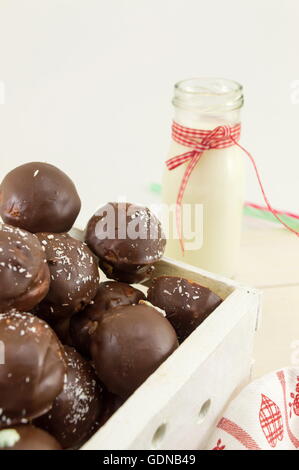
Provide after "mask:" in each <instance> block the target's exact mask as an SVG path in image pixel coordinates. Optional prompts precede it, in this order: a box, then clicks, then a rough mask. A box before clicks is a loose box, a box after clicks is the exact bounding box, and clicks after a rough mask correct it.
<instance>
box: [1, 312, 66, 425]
mask: <svg viewBox="0 0 299 470" xmlns="http://www.w3.org/2000/svg"><path fill="white" fill-rule="evenodd" d="M0 341H1V345H3V350H2V349H1V352H3V355H1V356H0V359H1V360H0V428H1V427H2V428H4V427H8V426H11V425H14V424H18V423H26V422H28V420H32V419H33V418H36V417H38V416H40V415H42V414H44V413H46V412H47V411H48V410H49V409H50V408H51V406H52V404H53V401H54V400H55V398H56V397H57V395H58V394H59V393H60V392H61V390H62V388H63V385H64V378H65V373H66V364H65V360H64V358H63V355H62V345H61V344H60V342H59V341H58V338H57V336H56V335H55V333H54V332H53V331H52V329H51V328H50V327H49V325H47V323H45V322H44V321H43V320H41V319H39V318H38V317H36V316H34V315H31V314H30V313H19V312H16V311H11V312H9V313H1V314H0ZM2 362H3V363H2Z"/></svg>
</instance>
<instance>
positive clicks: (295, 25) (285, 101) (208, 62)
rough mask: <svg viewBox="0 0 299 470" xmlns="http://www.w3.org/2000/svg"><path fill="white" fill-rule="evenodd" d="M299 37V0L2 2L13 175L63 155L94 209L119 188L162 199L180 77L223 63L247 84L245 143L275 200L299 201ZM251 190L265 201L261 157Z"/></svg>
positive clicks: (223, 71) (5, 108)
mask: <svg viewBox="0 0 299 470" xmlns="http://www.w3.org/2000/svg"><path fill="white" fill-rule="evenodd" d="M298 49H299V1H298V0H225V1H222V0H109V1H108V0H106V1H105V0H98V1H96V0H72V1H71V0H26V1H25V0H0V80H2V81H3V82H4V84H5V104H3V105H0V156H1V167H0V177H2V176H4V174H5V173H6V172H7V171H8V170H9V169H11V168H12V167H14V166H16V165H17V164H20V163H23V162H25V161H33V160H41V161H48V162H50V163H54V164H56V165H58V166H60V167H61V168H62V169H64V170H65V171H67V172H68V173H69V174H70V175H71V176H72V177H73V179H74V180H75V182H76V184H77V185H78V188H79V191H80V194H81V197H82V199H83V211H82V213H81V216H80V218H81V221H83V220H85V219H86V218H87V217H88V216H89V215H90V213H91V212H92V211H93V210H94V209H95V208H96V206H98V205H99V204H100V203H101V202H106V201H107V200H113V199H116V198H118V197H119V196H120V195H124V196H127V198H128V199H129V200H134V201H138V202H141V201H144V202H149V201H151V200H154V199H155V196H154V195H152V194H151V193H150V191H149V185H150V184H151V183H152V182H159V181H160V178H161V173H162V169H163V162H164V160H165V156H166V153H167V147H168V141H169V125H170V120H171V116H172V107H171V104H170V101H171V97H172V87H173V84H174V83H175V82H176V81H178V80H180V79H183V78H189V77H193V76H200V75H204V76H211V75H212V76H213V75H215V76H223V77H226V78H232V79H235V80H237V81H240V82H241V83H242V84H243V85H244V87H245V96H246V105H245V107H244V112H243V116H242V117H243V124H244V126H243V138H242V142H243V144H244V145H246V146H247V147H248V149H250V150H251V152H252V153H253V155H254V156H255V158H256V161H257V162H258V166H259V168H260V170H261V173H262V175H263V180H264V182H265V186H266V188H267V191H268V193H269V196H270V199H271V201H272V202H273V204H274V205H275V206H276V207H277V208H282V209H289V210H293V211H297V212H299V203H298V193H299V190H298V176H299V142H298V137H299V51H298ZM296 80H297V81H298V83H296ZM292 86H294V87H295V89H294V90H293V92H292V88H291V87H292ZM0 88H1V87H0ZM292 93H293V95H292ZM0 96H1V93H0ZM244 158H245V157H244ZM247 192H248V194H247V198H248V199H249V200H252V201H255V202H261V201H262V200H261V198H260V195H259V190H258V188H257V182H256V180H255V178H254V177H253V174H252V170H251V169H250V167H249V165H248V191H247Z"/></svg>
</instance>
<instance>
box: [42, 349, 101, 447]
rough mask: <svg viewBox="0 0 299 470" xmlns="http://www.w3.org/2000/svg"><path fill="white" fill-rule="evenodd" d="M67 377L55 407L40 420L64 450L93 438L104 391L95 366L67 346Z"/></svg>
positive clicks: (43, 427) (54, 404)
mask: <svg viewBox="0 0 299 470" xmlns="http://www.w3.org/2000/svg"><path fill="white" fill-rule="evenodd" d="M65 357H66V363H67V376H66V381H65V384H64V387H63V390H62V392H61V393H60V394H59V395H58V397H57V398H56V399H55V401H54V403H53V406H52V408H51V410H50V411H49V412H48V413H47V414H46V415H44V416H41V417H40V418H38V419H37V420H36V424H37V425H38V426H40V427H41V428H42V429H45V430H46V431H48V432H50V434H52V435H53V436H54V437H55V438H56V439H57V440H58V441H59V442H60V444H61V445H62V447H63V448H64V449H68V448H75V447H78V446H79V445H81V444H82V443H83V442H84V441H85V440H86V439H88V438H89V437H90V435H91V434H90V433H91V430H92V428H93V425H94V423H95V422H96V420H97V419H98V418H99V416H100V412H101V410H102V396H101V393H102V390H101V388H100V387H99V384H98V382H97V377H96V375H95V372H94V369H93V368H92V367H91V365H90V364H89V363H88V362H87V361H85V360H84V359H83V358H82V357H81V356H80V354H78V353H77V352H76V351H75V349H74V348H70V347H68V346H66V347H65Z"/></svg>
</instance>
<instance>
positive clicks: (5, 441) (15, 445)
mask: <svg viewBox="0 0 299 470" xmlns="http://www.w3.org/2000/svg"><path fill="white" fill-rule="evenodd" d="M0 450H61V446H60V444H59V443H58V442H57V441H56V439H54V437H52V436H50V434H48V433H47V432H46V431H43V430H42V429H39V428H37V427H35V426H32V425H31V424H27V425H20V426H16V427H14V428H8V429H2V430H0Z"/></svg>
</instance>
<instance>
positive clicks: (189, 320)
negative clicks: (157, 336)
mask: <svg viewBox="0 0 299 470" xmlns="http://www.w3.org/2000/svg"><path fill="white" fill-rule="evenodd" d="M147 298H148V300H149V302H151V303H152V304H153V305H155V306H157V307H159V308H161V309H163V310H164V311H165V313H166V317H167V318H168V320H169V321H170V323H171V324H172V326H173V327H174V329H175V330H176V332H177V335H178V338H179V340H180V341H184V339H186V338H187V336H189V335H190V333H192V331H193V330H195V328H197V327H198V326H199V325H200V324H201V323H202V322H203V321H204V320H205V319H206V318H207V317H208V316H209V315H210V313H212V312H213V310H215V308H216V307H218V305H220V304H221V302H222V299H221V298H220V297H219V296H218V295H217V294H214V292H212V291H211V290H210V289H208V288H207V287H203V286H201V285H200V284H197V283H196V282H193V281H188V280H187V279H183V278H181V277H175V276H161V277H157V278H156V279H154V280H153V282H152V285H151V287H150V288H149V290H148V293H147Z"/></svg>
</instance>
